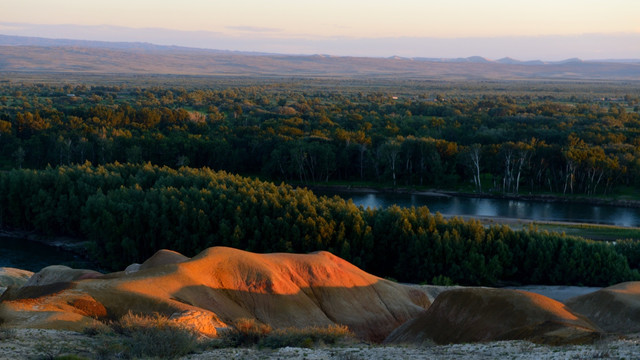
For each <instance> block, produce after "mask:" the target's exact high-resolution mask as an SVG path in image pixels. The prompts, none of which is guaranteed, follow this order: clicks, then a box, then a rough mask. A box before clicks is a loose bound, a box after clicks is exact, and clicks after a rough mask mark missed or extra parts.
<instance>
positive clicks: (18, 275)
mask: <svg viewBox="0 0 640 360" xmlns="http://www.w3.org/2000/svg"><path fill="white" fill-rule="evenodd" d="M32 275H33V273H32V272H31V271H27V270H20V269H15V268H9V267H0V295H1V294H2V293H3V292H4V290H5V289H6V288H7V287H8V286H22V285H24V284H25V283H26V282H27V281H28V280H29V278H30V277H31V276H32Z"/></svg>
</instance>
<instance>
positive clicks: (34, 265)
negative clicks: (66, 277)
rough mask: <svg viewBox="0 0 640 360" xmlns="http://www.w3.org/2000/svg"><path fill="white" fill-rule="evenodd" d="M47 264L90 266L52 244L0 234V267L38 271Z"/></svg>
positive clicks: (76, 266) (74, 266)
mask: <svg viewBox="0 0 640 360" xmlns="http://www.w3.org/2000/svg"><path fill="white" fill-rule="evenodd" d="M49 265H67V266H71V267H73V268H92V266H91V265H90V264H89V263H87V262H86V261H85V260H84V259H81V258H78V257H77V256H75V255H74V254H71V253H69V252H67V251H62V250H60V249H58V248H56V247H54V246H49V245H47V244H43V243H41V242H36V241H29V240H25V239H15V238H10V237H3V236H0V267H13V268H18V269H23V270H29V271H39V270H40V269H42V268H43V267H46V266H49Z"/></svg>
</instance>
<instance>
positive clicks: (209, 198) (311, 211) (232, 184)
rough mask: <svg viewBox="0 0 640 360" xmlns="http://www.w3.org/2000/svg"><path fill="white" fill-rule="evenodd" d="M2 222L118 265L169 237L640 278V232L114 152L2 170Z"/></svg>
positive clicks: (419, 268) (493, 279)
mask: <svg viewBox="0 0 640 360" xmlns="http://www.w3.org/2000/svg"><path fill="white" fill-rule="evenodd" d="M0 226H2V227H5V228H15V229H23V230H36V231H38V232H41V233H44V234H50V235H69V236H75V237H82V238H86V239H88V240H89V241H90V244H91V245H90V249H91V251H90V252H91V256H92V258H93V259H94V260H95V261H97V262H99V263H100V264H101V265H102V266H105V267H107V268H109V269H112V270H121V269H123V268H124V267H125V266H127V265H128V264H130V263H133V262H142V261H144V260H145V259H146V258H148V257H149V256H151V255H152V254H153V253H154V252H155V251H157V250H159V249H162V248H168V249H173V250H176V251H179V252H182V253H184V254H185V255H187V256H193V255H195V254H197V253H198V252H200V251H201V250H203V249H205V248H207V247H210V246H219V245H222V246H232V247H235V248H240V249H245V250H249V251H254V252H297V253H306V252H311V251H316V250H328V251H330V252H332V253H334V254H336V255H338V256H340V257H342V258H344V259H346V260H348V261H350V262H352V263H354V264H355V265H357V266H359V267H361V268H362V269H364V270H365V271H368V272H371V273H373V274H376V275H378V276H383V277H391V278H394V279H397V280H399V281H406V282H415V283H421V282H429V283H431V282H445V281H446V282H455V283H459V284H465V285H498V284H507V283H526V284H575V285H578V284H580V285H591V286H604V285H609V284H613V283H618V282H621V281H627V280H637V279H640V274H639V273H638V268H640V255H638V254H640V242H638V241H632V240H627V241H621V242H619V244H617V243H605V242H594V241H588V240H585V239H582V238H576V237H570V236H564V235H560V234H557V233H548V232H544V231H536V229H533V228H531V229H525V230H521V231H514V230H512V229H510V228H508V227H506V226H491V227H484V226H483V225H481V224H480V223H479V222H476V221H462V220H460V219H456V218H454V219H450V220H448V219H444V218H443V217H442V216H441V215H440V214H432V213H430V212H429V210H428V209H427V208H426V207H420V208H406V209H403V208H399V207H390V208H388V209H374V210H371V209H363V208H359V207H356V206H355V205H354V204H353V203H352V202H350V201H344V200H343V199H340V198H338V197H333V198H327V197H317V196H315V195H314V194H313V193H312V192H311V191H308V190H306V189H301V188H293V187H291V186H289V185H285V184H281V185H275V184H273V183H271V182H265V181H260V180H257V179H251V178H247V177H242V176H238V175H232V174H229V173H227V172H224V171H213V170H211V169H208V168H199V169H196V168H189V167H181V168H179V169H177V170H176V169H172V168H169V167H159V166H154V165H151V164H129V163H127V164H119V163H114V164H107V165H101V166H93V165H91V164H90V163H85V164H83V165H72V166H59V167H55V168H53V167H47V168H45V169H42V170H30V169H14V170H11V171H7V172H2V173H0Z"/></svg>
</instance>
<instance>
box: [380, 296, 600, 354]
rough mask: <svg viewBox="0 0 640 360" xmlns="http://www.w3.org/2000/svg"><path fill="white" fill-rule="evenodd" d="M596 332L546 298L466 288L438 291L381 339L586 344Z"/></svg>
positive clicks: (388, 340) (587, 322)
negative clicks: (412, 316)
mask: <svg viewBox="0 0 640 360" xmlns="http://www.w3.org/2000/svg"><path fill="white" fill-rule="evenodd" d="M599 335H600V331H599V329H598V328H597V326H595V325H594V324H593V323H591V322H590V321H589V320H588V319H586V318H585V317H583V316H580V315H577V314H575V313H574V312H572V311H571V310H570V309H569V308H567V307H566V306H565V305H563V304H562V303H560V302H558V301H555V300H552V299H550V298H548V297H545V296H542V295H539V294H534V293H530V292H526V291H519V290H506V289H491V288H465V289H456V290H450V291H446V292H444V293H442V294H440V295H439V296H438V297H437V298H436V299H435V301H434V302H433V304H432V305H431V307H430V308H429V310H427V311H426V312H425V313H423V314H421V315H419V316H418V317H416V318H415V319H413V320H410V321H408V322H407V323H405V324H403V325H402V326H400V327H399V328H398V329H396V330H395V331H393V333H391V335H389V337H388V338H387V339H386V340H385V343H390V344H397V343H414V344H421V343H429V342H434V343H437V344H449V343H467V342H478V341H496V340H531V341H534V342H540V343H547V344H569V343H588V342H591V341H593V340H594V339H596V338H598V337H599Z"/></svg>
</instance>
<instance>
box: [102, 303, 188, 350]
mask: <svg viewBox="0 0 640 360" xmlns="http://www.w3.org/2000/svg"><path fill="white" fill-rule="evenodd" d="M109 327H110V328H111V330H112V333H103V334H100V335H99V336H100V339H101V340H102V341H101V346H100V347H99V349H98V352H99V353H100V355H101V356H102V357H109V355H116V354H117V356H118V357H124V358H151V357H155V358H160V359H173V358H178V357H180V356H184V355H186V354H189V353H192V352H194V351H196V350H197V349H198V347H199V342H198V334H197V333H195V332H194V331H192V330H190V329H187V328H185V327H184V326H181V325H179V324H176V323H175V322H172V321H170V320H169V319H168V318H167V317H166V316H162V315H160V314H155V315H152V316H145V315H136V314H133V313H131V312H129V313H128V314H126V315H125V316H123V317H122V318H121V319H120V320H118V321H114V322H112V323H110V324H109Z"/></svg>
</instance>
